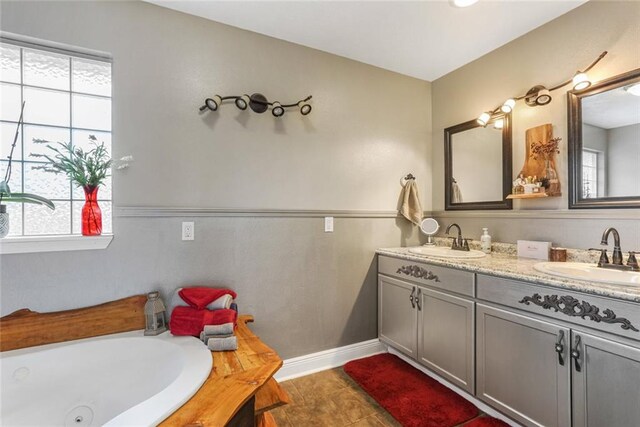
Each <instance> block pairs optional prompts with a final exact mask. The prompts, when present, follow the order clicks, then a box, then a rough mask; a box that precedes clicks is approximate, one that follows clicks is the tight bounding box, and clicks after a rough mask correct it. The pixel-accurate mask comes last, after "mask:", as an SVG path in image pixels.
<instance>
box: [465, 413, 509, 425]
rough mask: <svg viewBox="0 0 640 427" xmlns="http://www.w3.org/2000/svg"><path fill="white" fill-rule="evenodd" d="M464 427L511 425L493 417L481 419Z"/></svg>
mask: <svg viewBox="0 0 640 427" xmlns="http://www.w3.org/2000/svg"><path fill="white" fill-rule="evenodd" d="M463 427H509V424H507V423H505V422H504V421H502V420H499V419H497V418H493V417H488V416H487V417H479V418H476V419H474V420H472V421H469V422H468V423H466V424H464V426H463Z"/></svg>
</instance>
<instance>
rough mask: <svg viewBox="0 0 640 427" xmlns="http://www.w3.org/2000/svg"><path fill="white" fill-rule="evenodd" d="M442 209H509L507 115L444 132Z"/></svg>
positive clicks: (509, 157) (469, 123)
mask: <svg viewBox="0 0 640 427" xmlns="http://www.w3.org/2000/svg"><path fill="white" fill-rule="evenodd" d="M444 161H445V165H444V182H445V187H444V206H445V210H448V211H451V210H474V209H512V202H511V200H506V197H507V196H508V195H509V193H511V179H512V176H511V175H512V170H511V114H510V113H509V114H501V115H498V116H495V117H494V118H493V119H492V120H491V121H490V122H489V123H488V124H487V126H486V127H483V126H480V125H479V124H478V122H477V121H476V120H471V121H468V122H465V123H460V124H459V125H455V126H452V127H449V128H447V129H445V130H444Z"/></svg>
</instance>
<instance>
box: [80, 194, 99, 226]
mask: <svg viewBox="0 0 640 427" xmlns="http://www.w3.org/2000/svg"><path fill="white" fill-rule="evenodd" d="M82 188H83V189H84V198H85V203H84V206H83V207H82V235H83V236H99V235H100V234H102V211H101V210H100V206H98V187H97V186H96V187H92V186H90V185H87V186H84V187H82Z"/></svg>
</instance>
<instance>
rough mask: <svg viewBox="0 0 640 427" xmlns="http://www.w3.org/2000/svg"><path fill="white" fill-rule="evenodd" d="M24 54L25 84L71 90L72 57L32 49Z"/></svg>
mask: <svg viewBox="0 0 640 427" xmlns="http://www.w3.org/2000/svg"><path fill="white" fill-rule="evenodd" d="M22 55H23V56H22V61H23V67H24V69H23V83H24V84H25V85H30V86H40V87H46V88H51V89H62V90H69V87H70V80H69V73H70V69H71V58H70V57H68V56H66V55H57V54H54V53H49V52H43V51H39V50H31V49H23V53H22Z"/></svg>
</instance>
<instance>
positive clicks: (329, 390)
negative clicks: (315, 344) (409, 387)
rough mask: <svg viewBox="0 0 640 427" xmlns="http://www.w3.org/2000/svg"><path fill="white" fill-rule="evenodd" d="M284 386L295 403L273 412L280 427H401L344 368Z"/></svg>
mask: <svg viewBox="0 0 640 427" xmlns="http://www.w3.org/2000/svg"><path fill="white" fill-rule="evenodd" d="M280 384H281V385H282V387H283V388H284V389H285V390H286V391H287V393H289V397H290V398H291V403H290V404H289V405H285V406H281V407H280V408H276V409H274V410H273V411H271V414H272V415H273V416H274V418H275V420H276V422H277V424H278V426H279V427H307V426H322V427H343V426H353V427H369V426H371V427H383V426H386V427H401V424H400V423H398V422H397V421H396V420H395V419H394V418H393V417H392V416H391V415H390V414H389V413H388V412H387V411H385V410H384V408H382V407H381V406H380V405H378V403H377V402H376V401H375V400H373V399H372V398H371V397H369V395H368V394H367V393H365V392H364V391H363V390H362V389H361V388H360V386H358V384H357V383H356V382H355V381H353V380H352V379H351V377H350V376H349V375H347V374H346V373H345V372H344V371H343V370H342V368H335V369H330V370H328V371H322V372H318V373H316V374H312V375H308V376H306V377H300V378H295V379H293V380H289V381H284V382H282V383H280Z"/></svg>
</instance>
